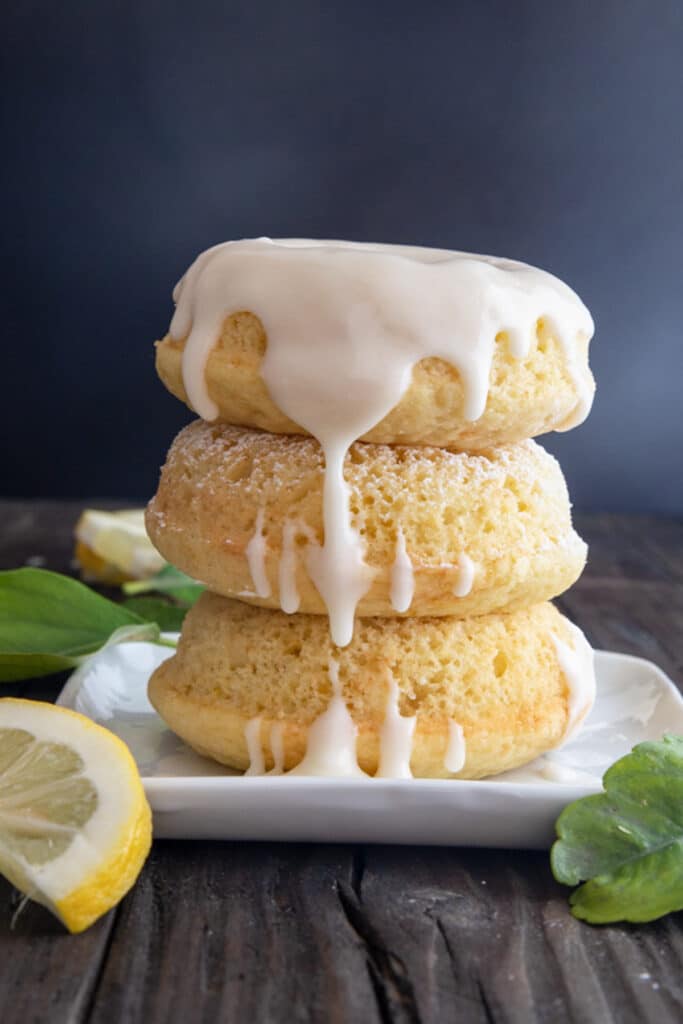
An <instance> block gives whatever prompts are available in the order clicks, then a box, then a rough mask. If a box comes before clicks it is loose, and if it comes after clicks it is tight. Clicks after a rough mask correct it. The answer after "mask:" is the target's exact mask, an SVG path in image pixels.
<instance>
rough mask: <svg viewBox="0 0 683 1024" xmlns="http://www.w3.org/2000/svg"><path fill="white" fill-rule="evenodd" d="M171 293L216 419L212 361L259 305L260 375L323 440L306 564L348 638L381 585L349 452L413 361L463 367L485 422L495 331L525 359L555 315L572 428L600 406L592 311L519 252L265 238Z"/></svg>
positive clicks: (187, 379) (470, 411)
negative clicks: (595, 401)
mask: <svg viewBox="0 0 683 1024" xmlns="http://www.w3.org/2000/svg"><path fill="white" fill-rule="evenodd" d="M173 295H174V299H175V301H176V303H177V306H176V311H175V315H174V317H173V320H172V322H171V326H170V333H171V336H172V337H173V338H176V339H182V338H186V339H187V340H186V344H185V348H184V352H183V380H184V384H185V390H186V392H187V396H188V399H189V402H190V404H191V405H192V407H193V408H194V409H195V410H196V412H197V413H198V414H199V415H200V416H202V417H203V418H204V419H207V420H212V419H215V418H216V416H217V414H218V409H217V407H216V405H215V403H214V402H213V401H212V399H211V398H210V396H209V394H208V390H207V386H206V380H205V370H206V362H207V359H208V356H209V353H210V352H211V349H212V348H213V346H214V345H215V343H216V341H217V339H218V337H219V334H220V331H221V327H222V324H223V321H224V319H225V317H226V316H228V315H230V314H231V313H236V312H239V311H241V310H250V311H252V312H253V313H255V314H256V315H257V316H258V317H259V319H260V320H261V322H262V324H263V326H264V329H265V331H266V334H267V337H268V345H267V349H266V354H265V357H264V359H263V362H262V366H261V375H262V377H263V379H264V381H265V383H266V386H267V388H268V391H269V392H270V395H271V398H272V399H273V401H274V402H275V404H276V405H277V406H278V407H279V409H280V410H281V411H282V412H283V413H285V414H286V415H287V416H289V417H290V418H291V419H292V420H294V421H295V422H296V423H298V424H300V425H301V426H302V427H304V428H305V429H306V430H308V431H309V433H310V434H312V435H313V436H314V437H315V438H317V440H318V441H319V442H320V445H321V446H322V449H323V453H324V456H325V483H324V490H323V523H324V543H323V545H322V546H321V547H319V548H318V549H317V550H316V549H313V550H309V551H308V555H307V565H308V570H309V573H310V574H311V578H312V579H313V582H314V584H315V586H316V588H317V589H318V591H319V593H320V595H321V597H322V598H323V600H324V602H325V604H326V606H327V609H328V612H329V617H330V630H331V634H332V638H333V640H334V642H335V643H336V644H338V645H339V646H344V645H346V644H347V643H349V641H350V640H351V637H352V635H353V617H354V613H355V608H356V605H357V603H358V601H359V600H360V598H361V597H362V596H363V594H365V593H366V591H367V590H368V588H369V586H370V583H371V581H372V572H371V570H370V569H369V568H368V566H366V565H365V563H364V551H363V545H362V543H361V539H360V537H359V536H358V534H357V532H356V531H355V530H354V529H353V528H352V525H351V522H350V515H349V500H348V488H347V486H346V484H345V482H344V475H343V467H344V459H345V456H346V453H347V451H348V449H349V446H350V445H351V444H352V443H353V442H354V441H355V440H357V438H359V437H361V436H362V435H363V434H365V433H367V431H368V430H370V429H371V428H372V427H374V426H375V425H376V424H377V423H379V421H380V420H381V419H383V417H384V416H385V415H386V414H387V413H388V412H390V411H391V409H393V408H394V407H395V406H396V405H397V403H398V402H399V401H400V399H401V397H402V395H403V394H404V392H405V391H406V389H407V387H408V385H409V383H410V378H411V374H412V369H413V366H414V365H415V363H417V362H419V361H420V360H421V359H424V358H427V357H430V356H432V357H440V358H442V359H444V360H446V361H447V362H449V363H450V364H452V365H453V366H454V367H456V369H457V370H458V371H459V373H460V375H461V377H462V380H463V384H464V389H465V409H464V413H465V417H466V419H468V420H470V421H472V420H476V419H478V418H479V417H480V416H481V414H482V413H483V411H484V409H485V406H486V400H487V396H488V386H489V385H488V382H489V375H490V368H491V361H492V358H493V352H494V347H495V338H496V336H497V335H498V334H500V333H501V332H504V333H505V334H506V336H507V338H508V343H509V345H510V348H511V351H512V353H513V355H514V356H515V357H517V358H522V357H523V356H524V355H525V354H526V353H527V352H528V350H529V347H530V344H531V341H532V338H533V337H534V333H535V328H536V324H537V321H538V320H539V319H540V318H543V319H544V320H546V321H547V322H549V324H550V325H551V326H552V329H553V333H554V335H555V336H556V337H557V339H558V341H559V342H560V344H561V345H562V346H563V348H564V351H565V355H566V358H567V366H568V368H569V370H570V372H571V373H572V374H573V377H574V380H575V384H576V388H577V395H578V398H577V405H576V409H575V411H574V413H573V414H572V416H570V417H569V418H568V420H567V422H566V423H565V424H564V425H563V427H564V428H567V429H568V428H569V427H570V426H574V425H576V423H578V422H580V421H581V420H582V419H584V418H585V416H586V415H587V413H588V410H589V408H590V389H589V387H588V382H587V380H586V379H585V377H584V375H583V374H582V373H579V372H578V370H577V362H576V357H575V343H576V338H577V336H579V335H581V336H584V337H590V336H591V335H592V333H593V322H592V320H591V317H590V314H589V313H588V310H587V309H586V308H585V306H584V305H583V303H582V302H581V301H580V300H579V298H578V297H577V296H576V295H575V294H574V292H572V291H571V289H570V288H568V287H567V286H566V285H565V284H563V283H562V282H561V281H559V280H558V279H557V278H555V277H553V276H552V275H551V274H547V273H545V272H544V271H542V270H537V269H535V268H533V267H529V266H526V265H525V264H522V263H516V262H514V261H511V260H498V259H494V258H492V257H486V256H474V255H471V254H466V253H457V252H449V251H446V250H436V249H419V248H410V247H407V246H382V245H371V244H359V243H344V242H314V241H306V240H301V239H285V240H279V241H275V242H274V241H271V240H270V239H253V240H244V241H240V242H226V243H224V244H223V245H219V246H215V247H214V248H213V249H209V250H207V252H205V253H202V254H201V255H200V256H199V257H198V258H197V260H196V261H195V262H194V263H193V264H192V266H191V267H190V268H189V270H188V271H187V273H186V274H185V276H184V277H183V278H182V280H181V281H180V282H179V283H178V285H177V286H176V288H175V290H174V293H173ZM252 575H253V573H252ZM266 582H267V581H266ZM254 583H255V586H256V587H257V591H258V589H259V588H258V584H257V583H256V580H255V581H254ZM261 596H267V595H265V594H264V595H261Z"/></svg>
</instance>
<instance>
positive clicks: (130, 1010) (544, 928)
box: [0, 502, 683, 1024]
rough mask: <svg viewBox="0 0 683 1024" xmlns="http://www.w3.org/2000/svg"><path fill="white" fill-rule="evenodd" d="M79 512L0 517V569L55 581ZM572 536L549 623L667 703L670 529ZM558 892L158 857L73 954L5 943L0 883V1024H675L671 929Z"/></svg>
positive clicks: (38, 505) (538, 863)
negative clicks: (626, 920)
mask: <svg viewBox="0 0 683 1024" xmlns="http://www.w3.org/2000/svg"><path fill="white" fill-rule="evenodd" d="M78 511H79V506H77V505H75V504H60V503H56V502H34V503H26V502H23V503H20V502H4V503H0V522H1V523H2V530H1V531H0V532H1V538H0V566H3V567H8V568H9V567H13V566H19V565H23V564H24V563H25V562H26V560H27V559H34V560H35V558H36V557H38V558H42V559H44V560H45V562H44V564H45V565H46V566H47V568H51V569H56V570H59V571H68V570H69V566H70V558H71V548H72V540H71V531H72V527H73V523H74V522H75V519H76V516H77V514H78ZM578 527H579V530H580V532H581V533H582V534H583V536H584V537H586V539H587V540H588V541H589V542H590V544H591V558H590V563H589V567H588V569H587V571H586V573H585V575H584V577H583V579H582V580H581V581H580V582H579V583H578V584H577V585H576V586H575V587H574V588H573V589H572V591H571V593H569V594H567V595H565V597H563V598H562V599H561V601H560V602H559V604H560V606H561V607H562V608H563V609H564V610H565V611H566V612H567V613H568V614H569V615H570V616H571V617H572V618H573V619H574V620H575V621H576V622H577V623H578V624H579V625H580V626H581V627H582V628H583V629H584V630H585V631H586V632H587V634H588V636H589V638H590V639H591V640H592V642H593V643H594V644H595V645H596V646H599V647H607V648H612V649H614V650H620V651H627V652H630V653H632V654H637V655H642V656H644V657H646V658H651V659H652V660H653V661H655V662H656V663H657V664H658V665H660V666H661V667H662V668H663V669H664V670H665V671H666V672H668V673H669V675H670V676H671V677H672V678H673V679H675V680H676V681H677V682H678V684H679V685H680V684H681V682H683V523H676V522H672V521H658V520H654V519H644V518H640V519H633V518H624V517H618V516H600V517H591V518H583V517H578ZM58 689H59V680H57V681H49V682H48V683H45V682H37V683H35V684H33V683H32V684H25V685H23V686H12V687H9V688H8V692H14V693H21V694H23V695H25V696H36V697H46V696H49V697H54V696H55V695H56V693H57V692H58ZM415 839H416V842H417V843H419V836H416V837H415ZM567 894H568V890H566V889H564V888H562V887H561V886H559V885H557V884H556V883H555V882H554V881H553V878H552V876H551V874H550V870H549V867H548V857H547V855H546V854H545V853H522V852H518V851H517V852H515V851H511V852H505V851H489V850H476V849H475V850H467V849H437V848H429V847H420V846H419V845H416V846H414V847H382V846H368V847H348V846H323V845H319V846H317V845H309V846H306V845H299V846H295V845H277V844H268V843H208V842H170V841H167V842H157V843H155V844H154V849H153V852H152V855H151V857H150V859H149V861H148V862H147V865H146V866H145V869H144V871H143V872H142V875H141V877H140V880H139V881H138V883H137V885H136V887H135V888H134V890H133V891H132V893H130V894H129V896H128V897H127V898H126V899H125V900H124V901H123V903H122V904H121V905H120V906H119V907H118V908H117V909H116V910H114V911H113V912H111V913H110V914H108V915H107V916H106V917H105V918H104V919H102V920H100V921H99V922H97V924H96V925H95V926H94V927H92V928H91V929H90V930H89V931H87V932H85V933H84V934H82V935H78V936H69V935H67V934H65V933H64V931H63V929H62V928H61V926H60V925H59V924H58V923H57V922H56V921H54V920H53V919H52V918H51V917H50V915H49V914H48V913H47V912H46V911H44V910H43V909H42V908H40V907H38V906H36V905H34V904H31V905H29V906H28V907H27V908H26V909H25V910H24V911H23V912H22V913H21V914H20V915H19V917H18V920H17V922H16V925H15V927H14V929H12V927H11V917H12V901H13V897H12V892H11V890H10V887H9V885H7V884H6V883H4V882H3V881H1V880H0V1021H1V1022H2V1024H14V1022H17V1024H29V1022H40V1024H61V1022H64V1024H66V1022H69V1024H76V1022H80V1021H93V1022H105V1021H106V1022H114V1021H116V1022H119V1021H126V1022H128V1021H144V1022H145V1024H157V1022H159V1024H168V1022H175V1021H178V1022H183V1024H185V1022H188V1024H194V1022H195V1021H197V1022H199V1021H202V1022H204V1021H205V1022H211V1024H212V1022H215V1021H239V1022H240V1024H253V1022H260V1021H273V1022H280V1021H283V1022H287V1024H289V1022H290V1021H291V1022H295V1021H315V1022H318V1021H320V1022H337V1021H339V1022H341V1021H344V1022H347V1021H348V1022H352V1024H356V1022H358V1024H366V1022H367V1024H372V1022H375V1021H379V1022H389V1021H392V1022H393V1021H395V1022H406V1024H408V1022H410V1024H417V1022H418V1021H423V1022H439V1024H441V1022H447V1021H459V1022H460V1021H464V1022H470V1021H472V1022H478V1021H482V1022H490V1021H496V1022H498V1021H501V1022H503V1021H504V1022H514V1024H531V1022H536V1021H538V1022H544V1024H545V1022H552V1024H560V1022H564V1021H580V1022H584V1021H591V1022H592V1021H595V1022H600V1024H608V1022H612V1021H614V1022H615V1024H616V1022H618V1024H629V1022H634V1024H635V1022H638V1024H641V1022H643V1021H656V1022H657V1024H660V1022H662V1024H667V1022H672V1024H673V1022H676V1024H678V1022H680V1021H681V1020H682V1019H683V977H682V974H681V960H682V956H683V928H682V924H683V915H681V914H678V915H672V916H669V917H668V918H665V919H663V920H661V921H658V922H655V923H653V924H650V925H640V926H637V927H636V926H629V925H621V926H617V927H601V928H592V927H590V926H589V925H585V924H581V923H579V922H578V921H576V920H574V918H572V917H571V915H570V914H569V911H568V908H567Z"/></svg>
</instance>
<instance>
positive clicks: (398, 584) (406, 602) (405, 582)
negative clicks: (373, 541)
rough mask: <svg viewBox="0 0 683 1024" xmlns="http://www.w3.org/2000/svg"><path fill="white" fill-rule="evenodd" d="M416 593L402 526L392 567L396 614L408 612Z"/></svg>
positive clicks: (397, 537) (392, 601)
mask: <svg viewBox="0 0 683 1024" xmlns="http://www.w3.org/2000/svg"><path fill="white" fill-rule="evenodd" d="M414 593H415V574H414V572H413V563H412V562H411V561H410V558H409V556H408V552H407V551H406V539H405V537H404V536H403V530H402V529H401V527H400V525H399V528H398V534H397V536H396V554H395V556H394V564H393V565H392V567H391V607H392V608H393V609H394V611H396V612H407V611H408V609H409V608H410V605H411V604H412V600H413V594H414Z"/></svg>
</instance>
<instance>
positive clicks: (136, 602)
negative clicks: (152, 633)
mask: <svg viewBox="0 0 683 1024" xmlns="http://www.w3.org/2000/svg"><path fill="white" fill-rule="evenodd" d="M123 607H124V608H129V609H130V610H131V611H132V612H135V614H136V615H139V616H140V617H141V618H143V619H146V620H148V621H149V622H156V623H158V625H159V628H160V629H162V630H163V631H164V632H167V633H178V632H179V631H180V630H181V629H182V625H183V619H184V618H185V616H186V615H187V611H188V609H187V606H186V605H179V604H171V602H170V601H164V599H163V598H162V597H144V596H143V597H129V598H128V599H127V600H126V601H124V602H123Z"/></svg>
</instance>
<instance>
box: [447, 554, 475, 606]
mask: <svg viewBox="0 0 683 1024" xmlns="http://www.w3.org/2000/svg"><path fill="white" fill-rule="evenodd" d="M475 570H476V565H475V564H474V562H473V561H472V559H471V558H470V556H469V555H466V554H465V553H464V552H463V553H462V554H461V555H458V579H457V582H456V584H455V586H454V587H453V594H454V596H455V597H467V595H468V594H469V592H470V591H471V589H472V584H473V583H474V573H475Z"/></svg>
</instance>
